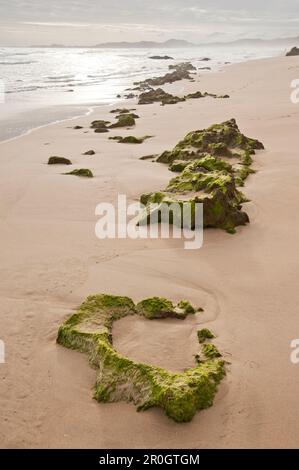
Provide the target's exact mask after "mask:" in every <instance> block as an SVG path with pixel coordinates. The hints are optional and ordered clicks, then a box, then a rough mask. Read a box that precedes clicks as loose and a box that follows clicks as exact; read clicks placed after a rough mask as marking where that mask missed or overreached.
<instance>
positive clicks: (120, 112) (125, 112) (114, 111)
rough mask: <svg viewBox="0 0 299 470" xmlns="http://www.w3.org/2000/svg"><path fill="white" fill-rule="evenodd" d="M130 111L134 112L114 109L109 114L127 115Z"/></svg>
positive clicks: (125, 109)
mask: <svg viewBox="0 0 299 470" xmlns="http://www.w3.org/2000/svg"><path fill="white" fill-rule="evenodd" d="M131 111H136V109H135V108H133V109H127V108H116V109H112V110H111V111H110V113H112V114H129V113H130V112H131Z"/></svg>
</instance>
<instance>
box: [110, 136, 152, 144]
mask: <svg viewBox="0 0 299 470" xmlns="http://www.w3.org/2000/svg"><path fill="white" fill-rule="evenodd" d="M151 138H152V136H151V135H145V136H143V137H134V136H133V135H129V136H127V137H121V136H118V135H117V136H115V137H109V139H110V140H116V141H117V142H119V143H120V144H142V143H143V142H144V141H145V140H147V139H151Z"/></svg>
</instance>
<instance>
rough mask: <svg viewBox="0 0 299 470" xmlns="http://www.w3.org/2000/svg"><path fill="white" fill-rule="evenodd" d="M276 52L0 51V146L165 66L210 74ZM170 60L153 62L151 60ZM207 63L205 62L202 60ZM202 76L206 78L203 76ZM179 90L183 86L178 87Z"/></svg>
mask: <svg viewBox="0 0 299 470" xmlns="http://www.w3.org/2000/svg"><path fill="white" fill-rule="evenodd" d="M282 52H283V51H282V49H281V48H273V47H271V48H267V47H261V48H254V47H251V48H248V47H238V48H236V47H231V46H227V47H220V48H215V47H207V46H206V47H194V48H193V47H191V48H180V49H165V48H163V49H158V48H155V49H153V50H149V49H133V48H131V49H90V48H8V47H2V48H0V79H1V80H3V84H4V89H5V102H4V103H1V104H0V109H1V112H0V140H6V139H9V138H12V137H15V136H17V135H20V134H23V133H25V132H26V131H28V130H30V129H33V128H35V127H38V126H40V125H44V124H47V123H50V122H54V121H57V120H62V119H66V118H69V117H73V116H76V115H79V114H84V113H86V112H87V110H88V108H90V107H92V106H95V105H100V104H102V103H113V102H115V101H117V98H116V97H117V95H118V94H120V93H122V92H123V91H124V90H125V89H126V88H128V87H130V86H132V84H133V82H134V81H139V80H142V79H145V78H148V77H152V76H159V75H163V74H165V73H166V72H167V71H168V66H169V64H173V63H177V62H182V61H192V63H193V64H194V65H195V66H196V67H205V66H207V67H211V69H212V70H215V69H217V68H219V67H221V66H223V65H225V64H226V63H227V62H230V63H235V62H241V61H244V60H250V59H255V58H263V57H271V56H276V55H279V54H281V53H282ZM165 54H167V55H170V56H171V57H173V58H174V59H175V60H174V61H173V60H169V61H168V60H152V59H150V56H151V55H165ZM204 57H209V58H210V59H211V60H210V61H209V62H202V61H201V59H203V58H204ZM201 73H210V72H208V71H202V72H201ZM178 87H179V88H178V89H180V88H181V87H182V84H179V83H178Z"/></svg>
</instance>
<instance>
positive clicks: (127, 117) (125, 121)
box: [109, 114, 136, 129]
mask: <svg viewBox="0 0 299 470" xmlns="http://www.w3.org/2000/svg"><path fill="white" fill-rule="evenodd" d="M135 124H136V122H135V118H134V116H133V115H132V114H120V115H119V116H117V122H115V123H114V124H111V125H110V126H109V128H110V129H115V128H117V127H132V126H135Z"/></svg>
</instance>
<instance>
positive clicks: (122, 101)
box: [0, 57, 274, 144]
mask: <svg viewBox="0 0 299 470" xmlns="http://www.w3.org/2000/svg"><path fill="white" fill-rule="evenodd" d="M273 58H274V57H269V58H258V59H257V58H254V59H247V58H245V59H242V60H239V61H237V62H234V63H229V64H221V65H220V64H219V65H217V67H216V66H215V68H214V69H212V70H210V71H209V72H208V73H207V72H204V74H202V72H203V71H201V70H198V71H197V72H198V75H201V76H205V75H206V73H207V75H211V74H218V73H222V72H223V71H224V70H225V69H226V68H227V67H230V66H234V65H239V64H243V63H250V62H255V61H264V60H267V59H273ZM175 62H178V63H179V62H180V61H179V60H176V61H175ZM191 62H192V61H191ZM136 78H138V77H137V76H136V77H135V78H134V79H132V83H131V85H128V84H127V85H124V88H123V89H122V91H121V92H120V93H121V94H122V95H123V94H124V93H125V91H126V90H127V89H129V88H131V87H133V86H134V85H133V81H134V80H136ZM148 78H150V77H148ZM176 85H179V82H176ZM118 104H119V105H120V106H125V105H126V104H130V100H127V99H124V98H115V99H114V100H113V101H112V102H110V103H106V102H102V103H95V104H90V103H86V104H84V103H74V104H53V105H47V106H46V105H42V103H41V104H40V105H42V107H41V108H37V110H38V111H39V110H40V109H42V110H44V111H45V112H46V110H48V109H54V108H56V109H60V110H61V109H63V108H66V109H71V108H79V109H80V108H82V110H83V109H87V111H86V113H85V112H84V113H83V114H79V115H77V114H76V115H72V116H71V117H66V118H62V119H57V120H56V119H54V120H52V121H50V122H48V123H45V124H41V125H38V126H34V127H32V128H30V129H29V130H27V131H25V132H22V133H21V134H17V135H15V136H13V137H11V138H8V139H6V138H4V139H3V140H1V139H2V138H1V137H0V144H2V143H5V142H9V141H10V140H14V139H15V138H19V137H22V136H26V135H27V134H30V133H31V132H34V131H36V130H38V129H41V128H43V127H46V126H52V125H55V124H59V123H62V122H66V121H72V120H73V119H77V118H78V119H79V118H80V117H84V116H88V115H90V114H92V113H93V112H94V111H95V110H96V109H97V108H101V107H102V106H114V105H115V106H118ZM0 106H1V104H0ZM32 112H34V110H32ZM0 124H1V121H0Z"/></svg>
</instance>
